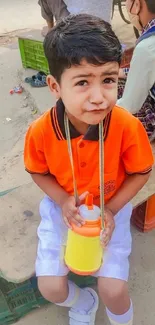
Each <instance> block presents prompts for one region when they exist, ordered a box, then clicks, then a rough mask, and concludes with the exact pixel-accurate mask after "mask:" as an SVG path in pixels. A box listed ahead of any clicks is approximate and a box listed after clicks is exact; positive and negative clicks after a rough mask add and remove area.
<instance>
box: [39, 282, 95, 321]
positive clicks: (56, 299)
mask: <svg viewBox="0 0 155 325" xmlns="http://www.w3.org/2000/svg"><path fill="white" fill-rule="evenodd" d="M38 288H39V291H40V292H41V294H42V296H43V297H44V298H45V299H46V300H48V301H50V302H52V303H55V304H56V305H59V306H62V307H72V312H75V313H80V314H81V315H86V314H87V313H88V312H89V311H90V310H91V308H92V307H93V305H94V302H95V299H94V296H93V294H91V293H90V292H91V289H90V291H89V290H86V289H80V288H79V287H78V286H77V285H76V284H74V283H73V282H72V281H68V278H67V276H40V277H38ZM92 293H93V290H92Z"/></svg>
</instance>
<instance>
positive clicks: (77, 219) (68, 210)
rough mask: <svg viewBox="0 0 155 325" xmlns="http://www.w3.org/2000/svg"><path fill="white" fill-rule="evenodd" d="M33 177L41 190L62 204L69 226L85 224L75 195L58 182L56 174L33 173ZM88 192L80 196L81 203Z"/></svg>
mask: <svg viewBox="0 0 155 325" xmlns="http://www.w3.org/2000/svg"><path fill="white" fill-rule="evenodd" d="M31 177H32V179H33V181H34V182H35V183H36V184H37V185H38V186H39V187H40V188H41V190H42V191H43V192H44V193H46V194H47V195H48V196H49V197H50V198H51V199H52V200H53V201H55V202H56V203H57V204H58V205H59V206H60V208H61V209H62V215H63V219H64V222H65V223H66V225H67V227H69V228H72V226H71V224H72V223H75V224H76V225H77V226H79V227H80V226H81V225H82V224H84V220H83V218H82V217H81V216H80V215H79V213H78V208H77V206H76V202H75V198H74V196H71V195H69V194H68V193H67V192H66V191H65V190H64V189H63V188H62V187H61V186H60V184H58V182H57V180H56V179H55V177H54V176H52V175H50V174H47V175H40V174H31ZM87 194H88V193H87V192H85V193H83V194H82V195H81V196H80V197H79V204H81V202H82V201H83V200H84V199H85V197H86V195H87Z"/></svg>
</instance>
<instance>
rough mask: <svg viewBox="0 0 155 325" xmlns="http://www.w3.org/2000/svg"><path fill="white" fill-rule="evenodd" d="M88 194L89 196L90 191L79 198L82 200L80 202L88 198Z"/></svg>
mask: <svg viewBox="0 0 155 325" xmlns="http://www.w3.org/2000/svg"><path fill="white" fill-rule="evenodd" d="M88 194H89V192H88V191H86V192H84V193H82V194H81V195H80V196H79V200H80V202H81V201H83V200H84V199H85V198H86V196H87V195H88Z"/></svg>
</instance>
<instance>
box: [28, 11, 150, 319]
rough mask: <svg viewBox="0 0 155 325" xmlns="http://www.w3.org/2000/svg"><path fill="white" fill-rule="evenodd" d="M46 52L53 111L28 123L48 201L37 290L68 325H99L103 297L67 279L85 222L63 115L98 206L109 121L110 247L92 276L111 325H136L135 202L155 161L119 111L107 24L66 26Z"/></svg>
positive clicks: (70, 20) (35, 170)
mask: <svg viewBox="0 0 155 325" xmlns="http://www.w3.org/2000/svg"><path fill="white" fill-rule="evenodd" d="M44 48H45V54H46V57H47V59H48V62H49V68H50V72H51V75H50V76H48V77H47V82H48V85H49V88H50V90H51V91H52V92H53V94H55V96H56V99H57V104H56V107H54V108H52V109H51V110H49V111H47V112H46V113H45V114H43V115H42V116H41V117H40V118H39V119H38V120H36V121H34V122H33V123H32V125H31V126H30V128H29V130H28V133H27V135H26V141H25V167H26V170H27V171H28V172H30V173H31V175H32V179H33V180H34V182H35V183H36V184H37V185H38V186H39V187H40V188H41V189H42V190H43V191H44V192H45V193H46V195H47V196H46V197H45V198H44V199H43V201H42V202H41V204H40V214H41V218H42V220H41V224H40V226H39V229H38V236H39V245H38V254H37V260H36V275H37V277H38V285H39V289H40V292H41V293H42V295H43V296H44V297H45V298H46V299H47V300H49V301H51V302H53V303H55V304H57V305H60V306H64V307H70V311H69V319H70V320H69V324H70V325H94V324H95V315H96V311H97V309H98V296H97V294H96V293H95V291H94V290H93V289H90V288H85V289H80V288H78V287H77V286H76V285H75V284H74V283H72V282H71V281H68V279H67V274H68V271H69V270H68V268H67V266H66V265H65V263H64V255H63V253H64V250H63V247H64V246H65V244H66V236H67V229H68V226H70V224H71V223H72V222H74V223H77V224H78V225H79V226H80V225H82V223H83V219H82V218H81V216H79V215H78V207H77V206H76V204H75V198H74V196H73V192H74V189H73V175H72V168H71V163H70V157H69V154H68V149H67V141H66V134H65V125H64V114H67V117H68V119H69V127H70V137H71V145H72V153H73V161H74V169H75V177H76V182H77V188H78V193H79V195H80V201H82V200H83V198H84V197H85V195H86V192H87V191H88V192H90V193H92V194H93V195H94V197H95V201H94V203H95V204H98V205H99V204H100V200H99V195H100V184H99V155H98V151H99V141H98V139H99V136H98V133H99V131H98V130H99V123H100V122H101V121H102V120H103V123H104V134H103V136H104V155H105V158H104V183H105V185H104V200H105V212H104V214H105V219H106V230H105V233H104V234H103V238H102V242H103V244H104V245H105V246H106V248H105V251H104V258H103V265H102V266H101V268H100V270H99V271H98V272H96V273H95V274H94V275H95V276H97V277H98V290H99V295H100V298H101V300H102V302H103V303H104V304H105V306H106V310H107V315H108V317H109V320H110V324H111V325H119V324H124V325H132V324H133V323H132V322H133V321H132V319H133V308H132V303H131V300H130V297H129V293H128V284H127V281H128V274H129V263H128V256H129V254H130V252H131V235H130V216H131V211H132V207H131V204H130V200H131V199H132V198H133V197H134V196H135V195H136V194H137V193H138V191H139V190H140V189H141V188H142V187H143V185H144V184H145V183H146V182H147V180H148V178H149V176H150V172H151V168H152V165H153V156H152V151H151V148H150V144H149V141H148V138H147V135H146V132H145V130H144V128H143V126H142V124H141V123H140V122H139V120H138V119H136V118H135V117H133V116H132V115H131V114H130V113H128V112H127V111H126V110H124V109H123V108H120V107H117V106H115V103H116V99H117V82H118V74H119V65H120V62H121V45H120V43H119V41H118V39H117V37H116V36H115V34H114V32H113V31H112V29H111V26H110V25H109V24H108V23H106V22H104V21H103V20H101V19H99V18H97V17H93V16H89V15H84V14H83V15H77V16H69V17H67V18H65V19H64V20H62V21H60V22H59V23H58V24H57V26H56V27H54V28H53V29H52V30H51V31H50V32H49V33H48V35H47V36H46V39H45V43H44ZM114 228H115V229H114ZM77 254H78V252H77Z"/></svg>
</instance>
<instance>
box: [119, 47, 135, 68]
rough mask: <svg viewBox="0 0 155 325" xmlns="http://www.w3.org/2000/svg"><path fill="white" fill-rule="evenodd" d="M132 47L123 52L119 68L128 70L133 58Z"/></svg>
mask: <svg viewBox="0 0 155 325" xmlns="http://www.w3.org/2000/svg"><path fill="white" fill-rule="evenodd" d="M133 51H134V47H132V48H130V49H127V50H125V51H124V53H123V56H122V61H121V68H130V62H131V59H132V56H133Z"/></svg>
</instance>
